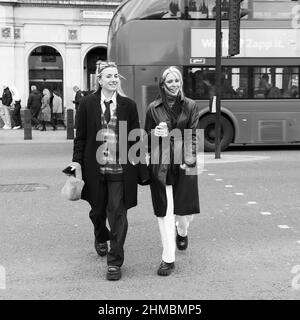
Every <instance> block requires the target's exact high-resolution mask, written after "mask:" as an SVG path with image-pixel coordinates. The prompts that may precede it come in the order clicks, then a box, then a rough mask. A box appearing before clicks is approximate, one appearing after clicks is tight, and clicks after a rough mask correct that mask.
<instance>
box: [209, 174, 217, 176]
mask: <svg viewBox="0 0 300 320" xmlns="http://www.w3.org/2000/svg"><path fill="white" fill-rule="evenodd" d="M208 175H209V176H215V175H216V174H215V173H208Z"/></svg>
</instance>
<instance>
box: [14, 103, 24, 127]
mask: <svg viewBox="0 0 300 320" xmlns="http://www.w3.org/2000/svg"><path fill="white" fill-rule="evenodd" d="M20 110H21V103H20V101H16V102H15V107H14V111H13V113H12V119H13V122H14V126H15V127H17V126H20V127H22V122H21V111H20Z"/></svg>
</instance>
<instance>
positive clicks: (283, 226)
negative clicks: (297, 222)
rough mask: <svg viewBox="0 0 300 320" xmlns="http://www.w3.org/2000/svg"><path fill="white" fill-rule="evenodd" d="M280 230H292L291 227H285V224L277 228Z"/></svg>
mask: <svg viewBox="0 0 300 320" xmlns="http://www.w3.org/2000/svg"><path fill="white" fill-rule="evenodd" d="M277 227H278V228H279V229H290V228H291V227H289V226H287V225H285V224H279V225H278V226H277Z"/></svg>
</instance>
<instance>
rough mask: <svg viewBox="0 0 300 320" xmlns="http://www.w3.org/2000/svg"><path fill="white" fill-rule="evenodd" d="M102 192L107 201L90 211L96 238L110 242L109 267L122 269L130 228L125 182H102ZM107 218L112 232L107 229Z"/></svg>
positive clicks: (99, 240)
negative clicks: (125, 202) (128, 229)
mask: <svg viewBox="0 0 300 320" xmlns="http://www.w3.org/2000/svg"><path fill="white" fill-rule="evenodd" d="M100 192H101V197H103V199H105V201H103V203H102V204H101V205H99V206H97V207H92V210H91V211H90V218H91V220H92V222H93V224H94V234H95V238H96V240H97V241H98V242H102V243H103V242H106V241H107V240H110V250H109V252H108V254H107V265H109V266H119V267H121V266H122V264H123V261H124V243H125V238H126V234H127V228H128V221H127V210H126V208H125V204H124V187H123V182H122V181H107V180H105V181H100ZM106 217H107V218H108V223H109V227H110V231H108V229H107V227H106Z"/></svg>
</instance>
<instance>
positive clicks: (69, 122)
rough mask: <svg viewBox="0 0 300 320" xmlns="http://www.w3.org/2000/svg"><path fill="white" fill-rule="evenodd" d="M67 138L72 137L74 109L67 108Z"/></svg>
mask: <svg viewBox="0 0 300 320" xmlns="http://www.w3.org/2000/svg"><path fill="white" fill-rule="evenodd" d="M67 139H68V140H71V139H74V111H73V110H72V109H68V110H67Z"/></svg>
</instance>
